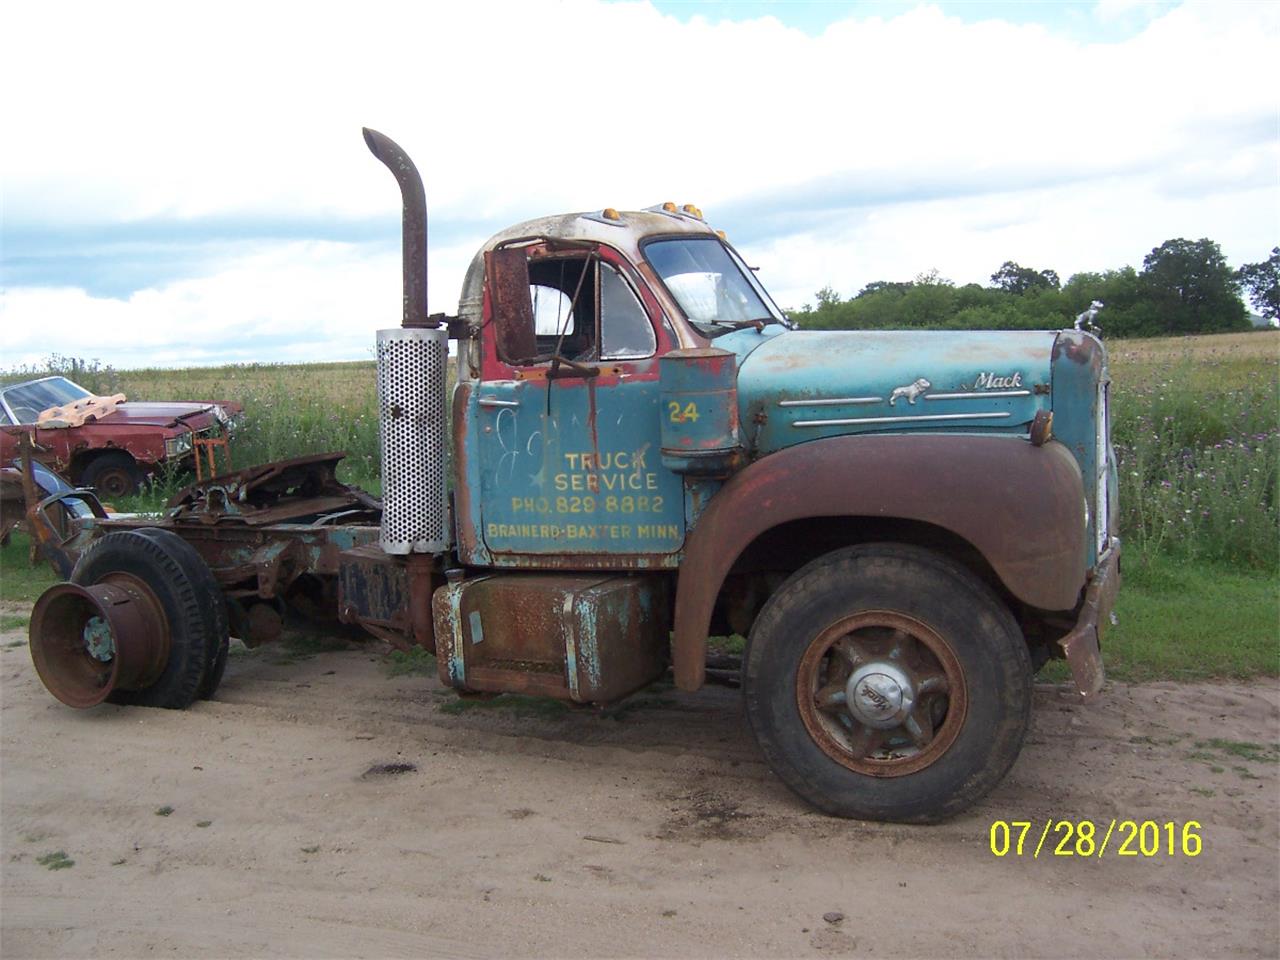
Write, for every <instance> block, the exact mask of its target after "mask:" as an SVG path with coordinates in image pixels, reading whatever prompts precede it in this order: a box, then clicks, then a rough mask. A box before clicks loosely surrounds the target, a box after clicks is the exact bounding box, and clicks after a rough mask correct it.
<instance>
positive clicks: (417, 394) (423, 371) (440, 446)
mask: <svg viewBox="0 0 1280 960" xmlns="http://www.w3.org/2000/svg"><path fill="white" fill-rule="evenodd" d="M448 362H449V341H448V332H447V331H446V330H444V329H443V328H426V329H416V328H403V327H397V328H395V329H391V330H379V331H378V410H379V415H378V434H379V439H380V441H381V447H382V529H381V532H380V534H379V543H380V544H381V546H382V549H383V550H384V551H386V552H387V553H394V554H404V553H438V552H440V551H442V550H445V549H446V548H447V547H448V546H449V541H450V536H449V519H448V504H447V500H446V495H445V489H446V488H445V469H446V460H447V457H448V447H447V442H446V434H445V410H444V387H445V376H446V372H447V368H448Z"/></svg>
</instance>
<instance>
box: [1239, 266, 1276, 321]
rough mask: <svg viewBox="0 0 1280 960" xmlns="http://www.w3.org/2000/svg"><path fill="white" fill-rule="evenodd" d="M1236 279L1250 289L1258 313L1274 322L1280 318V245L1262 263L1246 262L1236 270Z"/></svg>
mask: <svg viewBox="0 0 1280 960" xmlns="http://www.w3.org/2000/svg"><path fill="white" fill-rule="evenodd" d="M1236 280H1238V281H1239V282H1240V284H1241V285H1242V286H1243V287H1244V288H1245V289H1246V290H1248V291H1249V299H1250V300H1251V301H1252V302H1253V305H1254V306H1255V307H1257V308H1258V313H1259V314H1261V315H1262V316H1264V317H1266V318H1267V319H1268V320H1270V321H1271V322H1272V323H1274V322H1275V321H1276V320H1277V319H1280V247H1272V248H1271V256H1270V257H1268V258H1267V259H1266V260H1263V261H1262V262H1261V263H1246V264H1245V265H1244V266H1243V267H1241V268H1240V269H1239V270H1237V271H1236Z"/></svg>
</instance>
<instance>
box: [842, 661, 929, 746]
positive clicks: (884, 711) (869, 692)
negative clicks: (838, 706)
mask: <svg viewBox="0 0 1280 960" xmlns="http://www.w3.org/2000/svg"><path fill="white" fill-rule="evenodd" d="M845 698H846V700H845V702H846V703H847V704H848V707H849V713H850V714H852V716H853V719H854V720H856V721H857V722H859V723H863V724H866V725H867V726H869V727H875V728H876V729H879V730H888V729H890V728H892V727H896V726H899V725H900V724H901V723H902V722H903V721H904V720H905V719H906V718H907V717H908V716H909V715H910V713H911V711H912V709H913V708H914V707H915V702H916V693H915V689H914V687H913V686H912V683H911V678H910V677H909V676H908V675H907V674H906V672H905V671H904V670H902V669H901V668H900V667H898V666H897V665H896V664H893V663H886V662H884V661H878V662H875V663H868V664H864V665H863V666H861V667H859V668H858V669H857V670H855V671H853V674H852V675H851V676H850V677H849V682H848V683H847V684H846V685H845Z"/></svg>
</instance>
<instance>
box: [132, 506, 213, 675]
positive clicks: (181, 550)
mask: <svg viewBox="0 0 1280 960" xmlns="http://www.w3.org/2000/svg"><path fill="white" fill-rule="evenodd" d="M135 533H140V534H142V536H144V537H150V538H151V539H152V540H154V541H155V542H156V543H159V544H162V545H163V546H164V547H165V549H167V550H168V551H169V552H170V553H171V554H172V555H173V557H174V558H175V559H176V560H177V561H178V562H179V563H180V564H182V568H183V570H184V571H185V572H186V575H187V577H188V578H189V579H190V580H191V582H192V583H193V584H195V585H196V588H197V590H198V591H199V594H200V599H201V603H200V608H201V612H202V613H203V614H204V617H205V629H206V631H207V632H208V634H209V636H211V637H212V638H213V639H214V643H213V644H212V645H211V646H210V648H209V660H208V662H207V663H206V664H205V675H204V680H203V681H201V683H200V690H199V692H198V694H197V696H198V698H199V699H201V700H211V699H213V695H214V693H215V692H216V691H217V689H218V685H219V684H220V683H222V675H223V674H224V673H226V670H227V656H228V653H229V651H230V648H231V641H230V639H229V638H230V629H229V628H228V625H227V622H228V618H227V604H226V601H224V600H223V598H222V588H221V587H219V586H218V581H217V580H216V579H214V576H213V571H211V570H210V569H209V565H208V564H207V563H205V562H204V557H202V556H200V554H199V552H198V551H197V550H196V548H195V547H193V546H191V544H189V543H187V541H186V540H183V539H182V537H180V536H178V534H176V533H174V532H173V531H172V530H165V529H163V528H161V527H143V528H141V529H140V530H136V531H135Z"/></svg>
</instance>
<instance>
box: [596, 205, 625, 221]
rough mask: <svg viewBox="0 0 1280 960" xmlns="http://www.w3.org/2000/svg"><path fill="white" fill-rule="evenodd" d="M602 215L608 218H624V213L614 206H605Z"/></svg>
mask: <svg viewBox="0 0 1280 960" xmlns="http://www.w3.org/2000/svg"><path fill="white" fill-rule="evenodd" d="M601 216H602V217H604V218H605V219H606V220H621V219H622V215H621V214H619V213H618V211H617V210H615V209H613V207H605V208H604V211H603V212H602V213H601Z"/></svg>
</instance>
